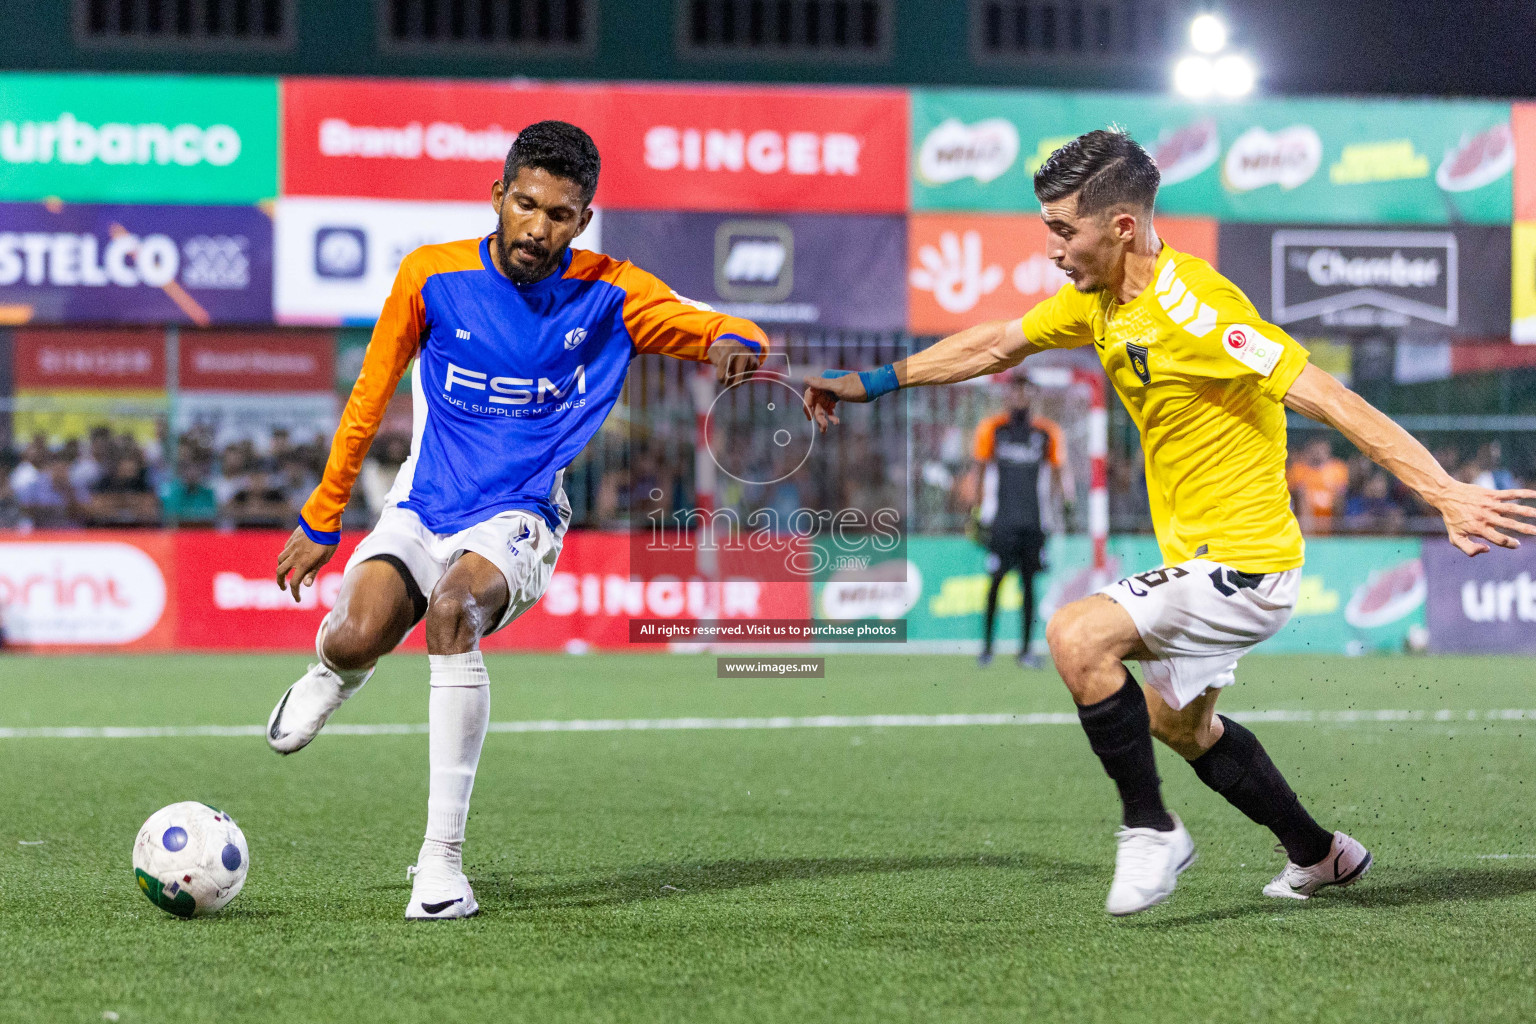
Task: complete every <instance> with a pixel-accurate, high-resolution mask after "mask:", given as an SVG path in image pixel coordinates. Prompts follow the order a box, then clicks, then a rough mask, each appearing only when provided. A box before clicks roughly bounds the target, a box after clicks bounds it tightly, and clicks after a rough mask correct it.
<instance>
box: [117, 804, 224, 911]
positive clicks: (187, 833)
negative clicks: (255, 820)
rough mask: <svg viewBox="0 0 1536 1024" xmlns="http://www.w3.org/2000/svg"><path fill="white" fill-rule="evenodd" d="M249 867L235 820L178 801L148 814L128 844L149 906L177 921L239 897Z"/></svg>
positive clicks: (214, 809)
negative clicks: (176, 918)
mask: <svg viewBox="0 0 1536 1024" xmlns="http://www.w3.org/2000/svg"><path fill="white" fill-rule="evenodd" d="M250 864H251V854H250V850H249V849H247V847H246V845H245V833H244V832H241V831H240V826H239V825H236V824H235V819H233V818H231V817H230V816H229V815H227V814H225V813H224V812H223V811H220V810H218V809H216V808H213V807H209V806H208V805H207V804H200V803H198V802H197V801H196V800H183V801H182V802H181V803H179V804H171V805H170V806H169V807H162V808H160V810H158V811H156V812H155V813H154V814H151V815H150V816H149V820H148V821H146V822H145V823H144V827H143V828H141V829H139V837H138V838H137V839H136V840H134V843H133V874H134V877H135V878H136V879H138V883H139V888H140V889H141V890H143V892H144V895H145V896H146V897H148V899H149V902H151V903H153V904H154V905H155V906H157V907H159V908H160V909H161V910H164V911H165V912H167V913H169V914H175V915H176V916H177V917H203V916H205V915H207V914H214V913H217V912H218V911H219V910H220V909H222V908H223V907H224V905H225V904H227V903H228V902H229V901H230V900H232V899H234V898H235V897H236V896H238V895H239V894H240V889H241V888H242V887H243V886H244V885H245V873H246V871H247V869H249V867H250Z"/></svg>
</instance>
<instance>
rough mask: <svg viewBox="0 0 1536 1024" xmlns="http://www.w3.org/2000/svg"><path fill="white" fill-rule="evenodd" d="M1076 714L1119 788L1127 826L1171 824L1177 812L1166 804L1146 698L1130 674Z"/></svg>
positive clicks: (1163, 826)
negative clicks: (1117, 688)
mask: <svg viewBox="0 0 1536 1024" xmlns="http://www.w3.org/2000/svg"><path fill="white" fill-rule="evenodd" d="M1077 718H1078V721H1080V722H1082V723H1083V731H1084V732H1086V733H1087V734H1088V745H1089V746H1090V747H1092V748H1093V752H1094V753H1095V754H1097V755H1099V760H1100V761H1101V762H1102V763H1103V765H1104V771H1105V772H1106V773H1107V774H1108V775H1109V777H1110V778H1111V779H1114V780H1115V785H1116V786H1117V787H1119V789H1120V803H1121V804H1122V805H1123V806H1124V808H1125V813H1124V816H1123V819H1122V820H1123V821H1124V822H1125V826H1126V828H1155V829H1157V830H1158V831H1160V832H1167V831H1169V830H1171V829H1172V828H1173V818H1172V817H1171V816H1170V815H1169V814H1168V810H1167V808H1165V807H1164V806H1163V794H1162V790H1161V786H1162V783H1161V780H1159V779H1158V777H1157V762H1156V760H1154V758H1153V756H1152V726H1151V721H1150V720H1149V719H1148V718H1147V698H1146V697H1145V696H1143V695H1142V692H1141V686H1140V685H1139V684H1138V683H1137V682H1136V680H1135V679H1134V678H1132V677H1131V674H1130V673H1129V672H1127V673H1126V674H1125V685H1124V686H1123V687H1121V688H1120V691H1119V692H1118V693H1116V694H1115V695H1114V696H1113V697H1110V698H1108V699H1107V700H1101V701H1099V702H1098V703H1097V704H1085V705H1080V706H1079V707H1078V709H1077Z"/></svg>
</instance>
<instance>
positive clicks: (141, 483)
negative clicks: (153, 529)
mask: <svg viewBox="0 0 1536 1024" xmlns="http://www.w3.org/2000/svg"><path fill="white" fill-rule="evenodd" d="M124 436H126V435H124ZM130 440H131V439H130ZM87 518H88V519H89V521H90V524H91V525H93V526H154V525H157V524H158V523H159V522H160V501H159V499H157V498H156V497H155V492H154V490H153V489H152V488H151V487H150V484H149V467H148V466H146V465H145V464H144V456H143V454H142V453H141V452H140V450H139V447H138V445H137V444H134V445H133V447H132V448H129V449H125V450H123V451H120V452H119V453H118V456H117V461H116V462H115V463H113V466H112V471H111V473H109V474H108V475H107V476H106V478H105V479H103V480H102V481H101V482H100V483H99V484H97V485H96V492H95V494H94V495H92V497H91V501H90V507H89V510H88V513H87Z"/></svg>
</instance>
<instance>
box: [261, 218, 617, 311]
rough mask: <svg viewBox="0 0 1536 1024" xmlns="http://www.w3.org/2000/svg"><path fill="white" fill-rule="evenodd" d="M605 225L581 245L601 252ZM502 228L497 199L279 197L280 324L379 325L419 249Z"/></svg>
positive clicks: (596, 221) (593, 228)
mask: <svg viewBox="0 0 1536 1024" xmlns="http://www.w3.org/2000/svg"><path fill="white" fill-rule="evenodd" d="M594 212H595V211H594ZM600 220H601V217H600V216H594V217H593V218H592V223H591V225H590V226H588V228H587V230H586V231H585V232H583V233H582V235H581V237H580V238H579V239H577V241H576V245H577V246H578V247H580V248H583V249H594V250H599V251H600V250H601V246H602V243H601V233H600V230H599V228H600ZM495 227H496V213H495V211H494V210H493V209H491V203H490V198H489V196H487V198H486V201H485V202H483V203H446V202H402V201H396V200H388V199H330V198H310V197H299V196H294V197H286V198H283V199H279V200H278V201H277V219H276V231H275V237H276V256H275V262H276V268H277V269H276V285H275V289H274V300H275V301H274V303H273V305H274V308H275V310H276V314H277V319H278V321H279V322H281V323H290V324H302V323H347V322H352V323H369V322H372V321H373V320H375V319H377V318H378V315H379V310H380V309H381V308H382V307H383V305H384V300H385V299H386V298H388V296H389V290H390V288H391V287H392V286H393V285H394V282H395V274H396V272H397V271H398V270H399V269H400V261H401V260H403V259H404V258H405V257H406V255H407V254H408V253H410V252H411V250H413V249H416V248H419V247H421V246H423V245H436V244H438V243H441V242H453V241H457V240H459V239H463V238H479V237H482V236H484V235H486V234H489V233H490V232H491V231H492V230H494V229H495Z"/></svg>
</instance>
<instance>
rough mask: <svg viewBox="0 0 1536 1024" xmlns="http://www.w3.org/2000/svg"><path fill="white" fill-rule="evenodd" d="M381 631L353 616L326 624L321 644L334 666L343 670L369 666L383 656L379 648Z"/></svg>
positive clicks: (326, 656) (351, 670) (348, 670)
mask: <svg viewBox="0 0 1536 1024" xmlns="http://www.w3.org/2000/svg"><path fill="white" fill-rule="evenodd" d="M381 632H382V631H381V630H379V629H374V628H371V627H370V626H369V625H368V624H367V623H364V622H359V621H358V620H357V619H353V618H344V619H342V620H341V621H340V622H335V621H333V622H330V623H328V624H327V625H326V629H325V639H324V641H323V642H322V645H321V646H322V648H323V649H324V651H325V660H326V661H327V662H328V663H329V664H330V666H331V667H332V668H336V669H340V670H342V671H343V672H353V671H357V670H358V669H364V668H368V667H369V666H371V665H372V664H373V663H374V662H376V661H378V660H379V657H380V656H381V652H380V651H379V650H378V645H379V636H380V635H381Z"/></svg>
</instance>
